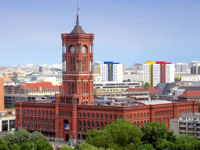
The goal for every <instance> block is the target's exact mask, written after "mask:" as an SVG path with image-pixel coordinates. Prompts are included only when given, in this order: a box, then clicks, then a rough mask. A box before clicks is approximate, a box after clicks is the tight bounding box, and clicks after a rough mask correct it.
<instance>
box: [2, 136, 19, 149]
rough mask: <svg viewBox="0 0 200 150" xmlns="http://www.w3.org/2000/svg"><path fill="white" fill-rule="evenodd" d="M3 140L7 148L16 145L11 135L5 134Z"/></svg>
mask: <svg viewBox="0 0 200 150" xmlns="http://www.w3.org/2000/svg"><path fill="white" fill-rule="evenodd" d="M3 139H4V140H5V141H6V143H7V144H8V146H9V147H10V146H11V145H13V144H15V143H16V138H15V135H14V134H12V133H8V134H6V135H5V136H4V137H3Z"/></svg>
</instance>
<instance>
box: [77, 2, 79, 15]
mask: <svg viewBox="0 0 200 150" xmlns="http://www.w3.org/2000/svg"><path fill="white" fill-rule="evenodd" d="M77 15H79V14H78V0H77Z"/></svg>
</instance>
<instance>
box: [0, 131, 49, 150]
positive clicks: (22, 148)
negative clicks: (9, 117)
mask: <svg viewBox="0 0 200 150" xmlns="http://www.w3.org/2000/svg"><path fill="white" fill-rule="evenodd" d="M0 140H1V141H5V143H6V145H7V146H8V150H29V149H31V150H32V149H33V150H53V147H52V146H51V145H50V143H49V141H48V140H47V139H46V138H45V137H44V135H43V134H42V133H40V132H37V131H36V132H33V133H29V132H28V131H26V130H24V129H20V130H18V131H17V132H15V133H14V134H7V135H6V136H4V137H3V138H1V139H0ZM0 145H2V144H1V143H0ZM0 150H1V147H0ZM2 150H3V149H2ZM5 150H6V149H5Z"/></svg>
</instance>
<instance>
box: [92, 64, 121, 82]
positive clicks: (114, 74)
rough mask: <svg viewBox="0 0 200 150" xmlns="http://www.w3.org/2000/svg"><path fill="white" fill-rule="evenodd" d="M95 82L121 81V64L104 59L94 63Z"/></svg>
mask: <svg viewBox="0 0 200 150" xmlns="http://www.w3.org/2000/svg"><path fill="white" fill-rule="evenodd" d="M94 74H95V78H98V79H95V81H96V82H123V64H120V63H116V62H112V61H105V62H96V63H95V65H94Z"/></svg>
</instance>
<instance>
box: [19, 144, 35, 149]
mask: <svg viewBox="0 0 200 150" xmlns="http://www.w3.org/2000/svg"><path fill="white" fill-rule="evenodd" d="M20 150H37V147H36V145H35V144H34V143H33V142H24V143H22V144H21V149H20Z"/></svg>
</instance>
